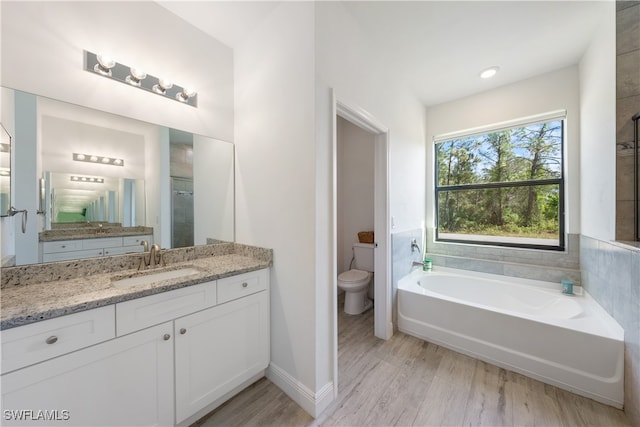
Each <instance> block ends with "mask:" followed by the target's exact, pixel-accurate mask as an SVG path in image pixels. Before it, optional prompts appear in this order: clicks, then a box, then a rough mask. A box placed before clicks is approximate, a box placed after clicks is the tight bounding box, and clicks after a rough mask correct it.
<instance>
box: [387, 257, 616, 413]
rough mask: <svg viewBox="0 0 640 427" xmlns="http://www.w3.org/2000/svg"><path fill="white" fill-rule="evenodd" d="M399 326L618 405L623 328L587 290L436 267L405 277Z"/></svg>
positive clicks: (400, 286)
mask: <svg viewBox="0 0 640 427" xmlns="http://www.w3.org/2000/svg"><path fill="white" fill-rule="evenodd" d="M398 329H399V330H400V331H402V332H404V333H407V334H409V335H413V336H415V337H418V338H421V339H424V340H426V341H429V342H432V343H435V344H438V345H441V346H443V347H447V348H449V349H452V350H455V351H458V352H460V353H464V354H467V355H469V356H472V357H475V358H478V359H480V360H484V361H485V362H489V363H492V364H494V365H497V366H500V367H503V368H506V369H509V370H512V371H515V372H519V373H521V374H524V375H526V376H529V377H531V378H535V379H537V380H540V381H542V382H545V383H547V384H551V385H554V386H557V387H560V388H562V389H565V390H569V391H572V392H574V393H576V394H580V395H582V396H586V397H589V398H591V399H594V400H597V401H599V402H602V403H605V404H607V405H611V406H614V407H616V408H622V405H623V401H624V396H623V394H624V383H623V381H624V332H623V329H622V328H621V327H620V325H618V323H616V321H615V320H614V319H613V318H612V317H611V316H609V315H608V314H607V313H606V312H605V311H604V309H603V308H602V307H600V306H599V305H598V304H597V303H596V302H595V300H593V299H592V298H591V296H589V295H588V294H587V293H586V292H583V294H582V295H579V296H578V295H576V296H567V295H563V294H562V293H561V292H560V284H555V283H548V282H541V281H536V280H528V279H520V278H514V277H507V276H499V275H493V274H485V273H477V272H472V271H465V270H456V269H451V268H445V267H434V270H433V271H432V272H423V271H421V270H419V269H418V270H414V271H413V272H412V273H410V274H409V275H407V276H405V277H403V278H402V279H400V280H399V282H398Z"/></svg>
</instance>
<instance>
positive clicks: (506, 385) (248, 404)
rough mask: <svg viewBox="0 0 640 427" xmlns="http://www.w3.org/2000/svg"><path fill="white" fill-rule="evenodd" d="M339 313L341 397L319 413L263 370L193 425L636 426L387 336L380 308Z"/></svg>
mask: <svg viewBox="0 0 640 427" xmlns="http://www.w3.org/2000/svg"><path fill="white" fill-rule="evenodd" d="M339 307H342V305H339ZM338 317H339V318H338V369H339V384H338V390H339V394H338V399H336V401H334V402H333V403H332V404H331V406H330V407H329V408H327V410H326V411H325V412H324V413H323V414H321V415H320V416H319V417H318V418H317V419H315V420H314V419H313V418H311V416H309V415H308V414H307V413H306V412H305V411H304V410H303V409H302V408H300V407H299V406H298V405H297V404H296V403H295V402H293V401H292V400H291V399H290V398H289V397H287V395H285V394H284V393H283V392H282V391H281V390H280V389H279V388H278V387H276V386H275V385H274V384H273V383H271V382H270V381H269V380H267V379H266V378H263V379H261V380H260V381H258V382H256V383H255V384H253V385H252V386H250V387H249V388H247V389H246V390H244V391H243V392H241V393H240V394H238V395H237V396H235V397H234V398H233V399H231V400H229V401H228V402H226V403H225V404H224V405H222V406H220V407H219V408H217V409H216V410H215V411H213V412H211V413H210V414H209V415H207V416H206V417H204V418H202V419H201V420H199V421H198V422H196V423H195V424H194V426H197V427H201V426H202V427H212V426H228V427H233V426H327V427H328V426H580V427H582V426H597V427H617V426H630V424H629V422H628V420H627V418H626V417H625V415H624V413H623V412H622V411H620V410H617V409H614V408H612V407H610V406H606V405H602V404H600V403H597V402H595V401H593V400H590V399H587V398H583V397H580V396H577V395H575V394H573V393H569V392H567V391H564V390H561V389H559V388H556V387H553V386H549V385H546V384H543V383H541V382H540V381H536V380H533V379H530V378H527V377H525V376H523V375H520V374H517V373H514V372H511V371H507V370H505V369H501V368H498V367H496V366H493V365H490V364H487V363H484V362H481V361H479V360H475V359H473V358H471V357H467V356H465V355H462V354H460V353H456V352H454V351H450V350H447V349H445V348H443V347H440V346H437V345H435V344H431V343H428V342H425V341H422V340H420V339H417V338H414V337H411V336H409V335H406V334H403V333H401V332H398V333H396V334H394V336H393V338H391V339H390V340H388V341H384V340H380V339H378V338H376V337H374V336H373V310H369V311H368V312H367V313H364V314H361V315H359V316H348V315H345V314H344V313H343V312H342V311H341V312H340V314H339V316H338Z"/></svg>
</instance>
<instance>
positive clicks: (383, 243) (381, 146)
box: [331, 91, 393, 394]
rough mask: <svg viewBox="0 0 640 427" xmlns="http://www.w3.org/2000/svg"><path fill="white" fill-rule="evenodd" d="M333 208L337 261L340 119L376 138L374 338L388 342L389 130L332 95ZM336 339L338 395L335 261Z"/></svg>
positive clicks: (390, 329) (335, 312)
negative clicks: (338, 133)
mask: <svg viewBox="0 0 640 427" xmlns="http://www.w3.org/2000/svg"><path fill="white" fill-rule="evenodd" d="M332 106H333V108H332V119H331V121H332V147H331V152H332V160H331V163H332V164H331V169H332V171H331V172H332V195H331V196H332V205H333V212H332V215H333V225H334V226H333V233H332V234H333V235H332V236H331V241H332V242H331V243H332V247H333V254H334V258H335V256H336V254H337V253H338V252H337V245H338V236H337V198H338V192H337V153H338V151H337V148H338V136H337V117H338V116H340V117H342V118H343V119H345V120H347V121H349V122H351V123H353V124H354V125H356V126H358V127H359V128H361V129H363V130H365V131H367V132H368V133H370V134H373V136H374V144H375V148H374V151H375V160H374V163H375V165H374V170H375V171H374V194H375V196H374V233H375V244H376V249H375V276H376V286H375V289H374V298H375V304H374V334H375V336H376V337H378V338H381V339H384V340H388V339H389V338H391V336H392V335H393V323H392V318H391V315H392V308H391V302H392V298H391V247H390V234H389V233H390V227H389V218H390V215H389V129H388V128H387V127H386V126H385V125H384V124H382V122H380V121H379V120H378V119H377V118H376V117H375V116H373V115H372V114H370V113H369V112H368V111H366V110H364V109H363V108H360V107H358V106H354V105H350V104H348V103H346V102H344V101H343V100H341V99H340V98H339V97H337V96H336V94H335V92H333V91H332ZM333 270H334V271H333V274H332V277H333V284H332V285H333V286H332V289H333V298H332V300H333V319H334V322H333V326H334V328H333V329H334V330H333V338H334V346H333V347H334V363H333V365H334V384H336V387H335V389H334V392H335V393H336V394H337V392H338V390H337V384H338V318H337V315H338V298H337V296H338V272H337V262H336V260H333Z"/></svg>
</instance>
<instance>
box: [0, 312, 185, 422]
mask: <svg viewBox="0 0 640 427" xmlns="http://www.w3.org/2000/svg"><path fill="white" fill-rule="evenodd" d="M171 328H172V324H171V322H167V323H165V324H162V325H158V326H155V327H153V328H149V329H145V330H143V331H140V332H137V333H134V334H130V335H127V336H124V337H120V338H116V339H114V340H111V341H107V342H104V343H101V344H98V345H95V346H93V347H88V348H86V349H83V350H79V351H76V352H74V353H70V354H67V355H65V356H60V357H57V358H54V359H50V360H47V361H45V362H42V363H39V364H37V365H33V366H30V367H27V368H24V369H20V370H17V371H14V372H11V373H9V374H6V375H3V376H2V425H47V426H49V425H51V426H55V425H64V426H69V425H79V426H91V425H104V426H107V425H108V426H119V425H128V426H138V425H144V426H152V425H163V426H166V425H172V424H173V419H174V413H173V341H174V339H173V336H172V335H171V334H172V329H171ZM165 334H166V336H165ZM165 338H167V339H165ZM18 418H22V420H23V421H18V420H17V419H18Z"/></svg>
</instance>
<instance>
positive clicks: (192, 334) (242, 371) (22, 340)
mask: <svg viewBox="0 0 640 427" xmlns="http://www.w3.org/2000/svg"><path fill="white" fill-rule="evenodd" d="M231 245H232V246H233V247H236V248H237V247H239V246H242V245H236V244H231ZM192 249H193V248H192ZM238 252H242V251H238ZM269 254H270V252H269ZM123 258H124V257H123ZM270 264H271V259H270V256H269V257H268V259H267V258H265V257H257V258H255V259H254V258H252V257H251V256H248V255H247V254H246V251H245V253H229V254H224V255H218V256H212V257H203V258H196V259H191V260H189V261H185V262H181V263H175V264H173V265H171V267H170V268H171V269H177V268H181V267H188V268H189V270H188V271H191V270H194V271H196V274H192V275H189V276H186V277H182V278H173V279H168V280H160V281H158V282H153V281H152V282H149V283H143V284H138V285H134V286H131V287H127V288H124V289H123V288H116V287H114V286H113V283H117V282H114V281H113V279H114V278H121V277H123V274H117V275H114V274H113V273H108V274H97V275H93V276H88V277H84V278H76V279H71V280H67V281H64V283H57V284H56V283H48V284H47V285H48V286H52V285H53V286H71V287H73V288H75V289H74V292H73V293H71V292H70V293H68V295H66V296H64V295H63V296H61V297H59V298H57V302H55V303H51V304H50V305H48V306H45V305H44V304H38V303H37V302H36V303H35V304H34V306H33V307H32V308H31V309H29V308H25V307H20V308H17V309H16V307H15V305H16V304H17V303H16V301H17V300H19V299H20V297H19V296H18V295H17V292H19V291H17V290H16V289H15V288H19V286H13V287H10V288H8V289H4V290H3V295H2V304H3V314H2V328H3V330H2V377H1V383H2V414H3V415H2V416H3V425H12V424H14V423H15V424H22V423H21V422H18V421H16V419H17V418H19V417H23V418H24V417H26V418H27V421H31V423H32V424H39V425H43V420H46V422H45V423H44V424H46V425H96V424H99V425H113V426H115V425H188V424H190V423H192V422H194V421H196V420H197V419H198V418H200V417H202V416H203V415H205V414H206V413H207V412H209V411H211V410H212V409H213V408H215V407H216V406H218V405H220V404H221V403H223V402H224V401H225V400H226V399H228V398H229V397H231V396H232V395H233V394H235V393H237V392H238V391H240V390H241V389H243V388H245V387H246V386H248V385H249V384H251V383H252V382H254V381H256V380H257V379H259V378H260V377H262V376H263V375H264V372H265V369H266V368H267V365H268V364H269V357H270V356H269V355H270V349H269V340H270V337H269V266H270ZM165 270H166V269H165ZM143 274H144V273H143ZM130 275H133V276H136V275H139V273H135V271H134V272H132V273H131V274H130ZM83 281H84V282H85V283H93V284H92V285H90V284H87V286H86V287H83V286H82V285H79V284H80V283H82V282H83ZM43 286H44V285H43V284H31V285H26V286H24V289H25V290H27V289H28V288H33V289H31V290H29V292H36V293H38V292H39V291H40V290H41V289H38V287H43ZM62 294H64V292H62ZM24 298H25V301H26V300H28V298H29V296H28V295H27V296H25V297H24ZM78 307H95V308H91V309H88V310H87V309H85V310H80V309H79V308H78ZM5 308H7V310H8V313H6V314H5V310H4V309H5ZM25 310H26V311H25ZM27 311H31V313H27ZM74 311H75V312H74ZM66 312H72V313H71V314H63V313H66ZM61 314H62V315H61ZM39 318H44V320H39ZM15 324H19V325H20V326H15V327H13V326H14V325H15ZM21 411H23V412H21ZM24 411H31V412H30V413H25V412H24ZM45 411H48V412H47V413H45ZM37 417H39V418H37ZM43 417H47V418H43ZM27 424H29V422H27Z"/></svg>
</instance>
